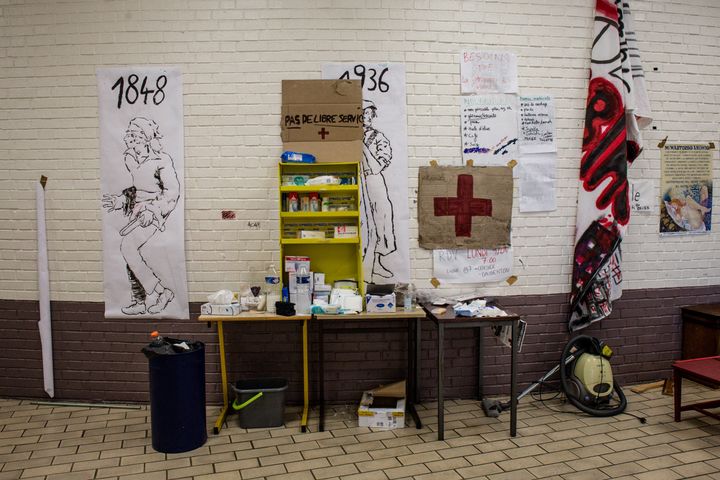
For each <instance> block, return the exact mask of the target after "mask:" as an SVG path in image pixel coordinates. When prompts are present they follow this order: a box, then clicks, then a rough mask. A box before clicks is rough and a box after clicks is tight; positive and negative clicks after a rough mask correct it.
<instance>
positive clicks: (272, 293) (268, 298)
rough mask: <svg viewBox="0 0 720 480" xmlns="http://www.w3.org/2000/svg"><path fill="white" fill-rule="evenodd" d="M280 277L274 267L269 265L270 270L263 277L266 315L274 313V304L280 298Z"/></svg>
mask: <svg viewBox="0 0 720 480" xmlns="http://www.w3.org/2000/svg"><path fill="white" fill-rule="evenodd" d="M281 288H282V285H281V284H280V275H278V273H277V270H275V265H273V264H270V270H269V271H268V274H267V275H265V291H264V292H263V294H264V295H265V305H266V307H265V309H266V311H267V312H268V313H275V302H279V301H280V299H281V298H282V297H281V293H280V292H281Z"/></svg>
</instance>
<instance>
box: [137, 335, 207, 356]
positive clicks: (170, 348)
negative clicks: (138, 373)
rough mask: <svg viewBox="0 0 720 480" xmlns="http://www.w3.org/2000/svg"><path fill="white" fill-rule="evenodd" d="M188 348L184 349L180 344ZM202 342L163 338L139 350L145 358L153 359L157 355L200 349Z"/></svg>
mask: <svg viewBox="0 0 720 480" xmlns="http://www.w3.org/2000/svg"><path fill="white" fill-rule="evenodd" d="M183 343H184V344H185V345H187V346H188V348H184V347H183V346H182V344H183ZM202 345H203V344H202V342H193V341H191V340H178V339H176V338H169V337H163V338H162V339H156V340H153V341H152V342H150V344H149V345H147V346H145V347H143V348H142V350H140V351H141V352H142V353H144V354H145V356H146V357H147V358H149V359H150V358H155V357H157V356H159V355H175V354H177V353H186V352H192V351H195V350H198V349H199V348H202Z"/></svg>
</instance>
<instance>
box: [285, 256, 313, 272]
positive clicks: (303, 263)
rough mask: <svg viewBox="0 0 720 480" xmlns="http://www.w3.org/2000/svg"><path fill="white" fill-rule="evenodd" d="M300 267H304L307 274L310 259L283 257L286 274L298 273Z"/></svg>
mask: <svg viewBox="0 0 720 480" xmlns="http://www.w3.org/2000/svg"><path fill="white" fill-rule="evenodd" d="M302 267H305V270H307V271H308V272H309V271H310V257H300V256H290V255H286V256H285V271H286V272H299V271H300V269H301V268H302Z"/></svg>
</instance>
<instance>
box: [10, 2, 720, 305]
mask: <svg viewBox="0 0 720 480" xmlns="http://www.w3.org/2000/svg"><path fill="white" fill-rule="evenodd" d="M594 4H595V0H564V1H544V2H541V3H538V2H537V1H531V0H503V1H497V0H478V1H469V2H460V1H437V0H433V1H430V0H397V1H393V2H389V1H385V2H382V1H380V0H363V1H349V0H345V1H332V2H330V1H325V0H323V1H316V2H293V1H290V0H254V1H239V2H232V1H229V2H228V1H219V0H209V1H194V0H157V1H153V2H139V3H138V2H97V1H93V0H77V1H59V0H44V1H43V0H15V1H13V2H7V1H6V2H0V99H2V101H0V158H1V159H2V167H3V175H1V176H0V242H1V244H2V248H1V249H0V298H6V299H21V300H36V299H37V283H36V282H37V281H36V277H37V274H36V263H35V256H36V246H35V238H36V234H35V220H34V219H35V211H34V201H33V200H34V183H35V182H36V181H37V179H38V178H39V177H40V175H46V176H48V177H49V179H50V180H49V182H48V187H47V194H46V197H47V202H46V204H47V226H48V248H49V259H50V280H51V291H52V299H53V300H58V301H81V302H87V301H91V302H102V301H103V293H102V292H103V289H102V253H101V252H102V248H101V234H100V232H101V222H100V208H101V207H100V197H101V194H100V191H99V163H98V162H99V161H98V159H99V156H100V155H99V142H98V118H97V116H98V112H97V91H96V88H97V87H96V79H95V69H96V68H97V67H103V66H120V65H148V64H166V65H178V66H179V67H180V68H181V70H182V72H183V82H184V125H185V132H184V133H185V135H184V139H185V179H186V188H185V195H186V202H185V206H186V212H185V221H186V252H187V269H188V289H189V294H190V299H191V301H201V300H203V299H204V298H205V296H206V295H207V294H208V293H210V292H213V291H216V290H219V289H221V288H232V289H238V288H239V285H240V284H241V283H242V282H256V281H258V280H259V279H261V278H262V274H263V272H264V271H265V270H266V268H267V265H268V263H270V262H271V261H274V262H275V263H276V264H277V261H278V252H279V248H278V222H277V218H278V213H277V212H278V205H277V194H276V192H275V185H276V175H277V172H276V164H277V159H278V156H279V155H280V153H281V151H282V150H281V142H280V128H279V124H280V90H281V88H280V86H281V80H283V79H299V78H308V79H313V78H320V70H321V67H322V65H323V64H324V63H337V62H350V63H351V62H397V63H402V64H404V65H405V68H406V71H407V75H406V84H407V112H408V115H407V123H408V165H409V168H408V177H409V180H408V185H409V192H408V198H409V201H410V218H409V230H410V239H409V245H410V249H411V252H410V258H411V266H410V267H411V275H412V279H413V281H414V282H415V283H416V284H417V285H418V286H419V287H420V288H431V287H430V283H429V280H430V278H432V276H433V275H432V254H431V252H430V251H428V250H424V249H420V248H418V245H417V222H416V218H417V211H416V208H415V200H416V192H415V188H416V186H417V169H418V167H419V166H422V165H427V164H428V162H429V161H430V160H432V159H435V160H438V161H439V163H440V164H446V165H450V164H458V163H459V162H460V135H459V134H460V114H459V113H460V112H459V104H460V98H459V97H460V88H459V57H460V52H461V51H462V50H463V49H488V50H502V51H510V52H514V53H516V54H517V57H518V76H519V86H520V93H524V94H533V93H543V94H545V93H546V94H550V95H553V96H554V97H555V105H556V110H557V112H556V113H557V115H556V119H557V145H558V158H557V205H558V208H557V210H556V211H553V212H547V213H540V214H527V213H520V212H519V211H518V207H517V204H518V202H517V192H516V194H515V199H516V201H515V206H514V209H513V228H512V244H513V249H514V254H515V262H514V268H515V273H516V274H517V275H518V277H519V279H518V282H517V283H515V284H514V285H513V286H512V287H509V286H507V285H505V284H504V283H496V284H484V285H474V286H450V287H442V288H441V291H443V292H449V291H457V290H464V291H465V292H468V291H469V290H473V289H476V288H477V289H482V293H484V294H490V295H497V296H500V295H502V296H508V295H536V294H562V293H567V292H568V291H569V285H570V268H571V256H572V249H573V240H574V225H575V215H576V210H575V209H576V199H577V188H578V181H577V179H578V167H579V157H580V146H581V140H582V125H583V119H584V108H585V98H586V90H587V79H588V68H589V65H590V64H589V55H590V46H591V43H592V39H591V25H592V15H593V7H594ZM632 6H633V11H634V17H635V27H636V30H637V37H638V40H639V46H640V48H641V53H642V56H643V59H644V64H645V70H646V72H647V84H648V90H649V95H650V100H651V104H652V108H653V111H654V117H655V123H654V125H655V127H656V128H657V130H652V129H650V130H648V131H646V133H645V139H646V147H647V148H646V150H645V152H644V153H643V154H642V155H641V157H640V158H639V159H638V160H637V161H636V162H635V164H634V165H633V167H632V168H631V169H630V173H629V175H630V178H631V179H640V178H644V179H651V180H654V181H655V185H656V188H657V185H658V182H659V165H660V163H659V158H660V153H659V149H658V148H657V144H658V142H659V141H660V140H661V139H662V138H664V137H665V136H668V137H669V139H670V141H710V140H712V141H715V142H716V143H720V142H719V141H718V136H717V135H718V132H717V125H718V123H719V122H720V99H719V98H718V95H717V92H718V89H719V88H720V65H718V62H717V61H716V60H717V58H718V56H720V50H719V47H718V38H719V37H720V32H719V29H718V20H720V4H719V3H718V2H717V1H716V0H694V1H693V2H687V1H684V0H655V1H647V0H635V1H633V2H632ZM716 152H717V150H716ZM715 156H716V158H717V153H715ZM715 165H716V166H715V176H716V177H717V176H718V175H720V169H718V164H717V162H716V164H715ZM222 210H234V211H235V212H236V214H237V220H234V221H228V220H221V214H220V213H221V211H222ZM718 218H720V216H718V215H715V219H716V220H715V225H714V229H717V228H719V227H718V223H717V221H718V220H717V219H718ZM657 232H658V217H657V213H655V214H653V215H637V216H635V217H634V218H633V219H632V222H631V225H630V228H629V231H628V234H627V236H626V238H625V241H624V243H623V247H624V250H623V258H624V278H625V281H626V282H627V284H626V288H628V289H644V288H666V287H680V286H704V285H718V284H720V252H719V251H718V249H716V248H714V245H715V244H716V239H715V238H714V237H713V236H712V235H696V236H690V237H682V238H660V237H659V236H658V235H657ZM679 252H682V254H681V255H679Z"/></svg>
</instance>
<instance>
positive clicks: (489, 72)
mask: <svg viewBox="0 0 720 480" xmlns="http://www.w3.org/2000/svg"><path fill="white" fill-rule="evenodd" d="M460 91H461V92H462V93H492V92H497V93H516V92H517V91H518V80H517V57H516V56H515V54H514V53H509V52H488V51H467V50H466V51H463V52H462V54H461V57H460Z"/></svg>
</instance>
